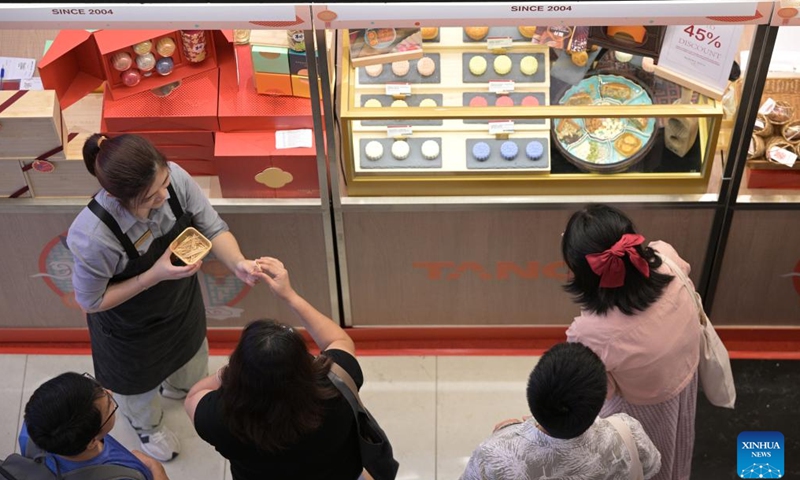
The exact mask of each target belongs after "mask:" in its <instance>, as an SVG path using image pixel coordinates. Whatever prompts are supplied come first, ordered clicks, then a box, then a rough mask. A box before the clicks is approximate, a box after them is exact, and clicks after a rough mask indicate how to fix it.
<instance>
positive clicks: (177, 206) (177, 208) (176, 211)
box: [167, 183, 183, 220]
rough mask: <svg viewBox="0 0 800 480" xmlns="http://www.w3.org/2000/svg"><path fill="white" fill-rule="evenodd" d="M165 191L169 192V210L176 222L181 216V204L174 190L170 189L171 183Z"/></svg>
mask: <svg viewBox="0 0 800 480" xmlns="http://www.w3.org/2000/svg"><path fill="white" fill-rule="evenodd" d="M167 191H169V208H171V209H172V214H173V215H175V220H178V219H179V218H181V217H182V216H183V207H181V202H180V201H179V200H178V195H176V194H175V189H174V188H172V184H171V183H170V184H169V185H167Z"/></svg>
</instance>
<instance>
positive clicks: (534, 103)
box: [521, 95, 539, 107]
mask: <svg viewBox="0 0 800 480" xmlns="http://www.w3.org/2000/svg"><path fill="white" fill-rule="evenodd" d="M521 104H522V106H523V107H538V106H539V99H538V98H536V97H534V96H533V95H527V96H525V97H524V98H523V99H522V102H521Z"/></svg>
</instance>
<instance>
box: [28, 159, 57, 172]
mask: <svg viewBox="0 0 800 480" xmlns="http://www.w3.org/2000/svg"><path fill="white" fill-rule="evenodd" d="M33 169H34V170H36V171H37V172H42V173H51V172H52V171H53V170H55V169H56V166H55V165H53V164H52V163H50V162H48V161H47V160H34V161H33Z"/></svg>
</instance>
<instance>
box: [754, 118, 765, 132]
mask: <svg viewBox="0 0 800 480" xmlns="http://www.w3.org/2000/svg"><path fill="white" fill-rule="evenodd" d="M756 128H757V129H759V130H763V129H764V122H762V121H761V120H759V119H756Z"/></svg>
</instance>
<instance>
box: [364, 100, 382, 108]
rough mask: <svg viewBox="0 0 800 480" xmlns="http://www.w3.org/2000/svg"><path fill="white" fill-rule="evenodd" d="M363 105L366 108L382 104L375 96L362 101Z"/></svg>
mask: <svg viewBox="0 0 800 480" xmlns="http://www.w3.org/2000/svg"><path fill="white" fill-rule="evenodd" d="M364 106H365V107H367V108H377V107H382V106H383V104H382V103H381V101H380V100H378V99H377V98H370V99H369V100H367V101H366V102H364Z"/></svg>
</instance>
